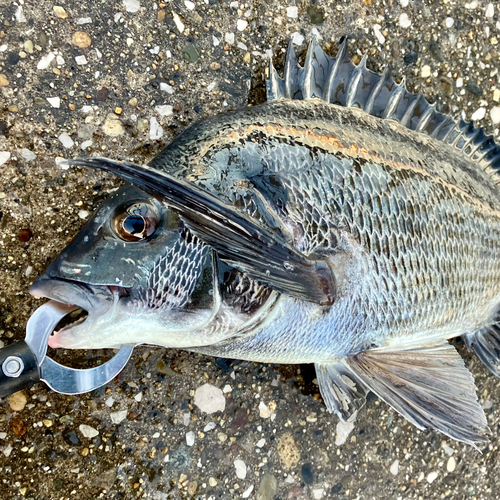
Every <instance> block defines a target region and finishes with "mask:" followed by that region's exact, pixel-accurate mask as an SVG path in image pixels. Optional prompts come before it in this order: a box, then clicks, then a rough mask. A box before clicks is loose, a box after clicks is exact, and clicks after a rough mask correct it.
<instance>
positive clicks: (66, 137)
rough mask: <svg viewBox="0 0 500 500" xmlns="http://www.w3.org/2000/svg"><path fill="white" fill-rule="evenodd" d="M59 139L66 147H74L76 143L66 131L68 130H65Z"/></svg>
mask: <svg viewBox="0 0 500 500" xmlns="http://www.w3.org/2000/svg"><path fill="white" fill-rule="evenodd" d="M58 139H59V140H60V141H61V144H62V145H63V146H64V147H65V148H66V149H69V148H72V147H73V146H74V145H75V143H74V141H73V139H72V138H71V137H70V136H69V135H68V134H67V133H66V132H63V133H62V134H61V135H60V136H59V137H58Z"/></svg>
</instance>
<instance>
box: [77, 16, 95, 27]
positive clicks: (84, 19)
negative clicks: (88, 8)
mask: <svg viewBox="0 0 500 500" xmlns="http://www.w3.org/2000/svg"><path fill="white" fill-rule="evenodd" d="M76 24H79V25H82V24H92V18H91V17H79V18H78V19H77V20H76Z"/></svg>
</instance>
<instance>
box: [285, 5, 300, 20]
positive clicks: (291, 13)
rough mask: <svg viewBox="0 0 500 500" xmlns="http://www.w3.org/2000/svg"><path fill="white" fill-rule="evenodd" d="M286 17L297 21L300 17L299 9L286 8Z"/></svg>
mask: <svg viewBox="0 0 500 500" xmlns="http://www.w3.org/2000/svg"><path fill="white" fill-rule="evenodd" d="M286 17H290V18H292V19H297V18H298V17H299V9H298V7H295V6H292V7H287V8H286Z"/></svg>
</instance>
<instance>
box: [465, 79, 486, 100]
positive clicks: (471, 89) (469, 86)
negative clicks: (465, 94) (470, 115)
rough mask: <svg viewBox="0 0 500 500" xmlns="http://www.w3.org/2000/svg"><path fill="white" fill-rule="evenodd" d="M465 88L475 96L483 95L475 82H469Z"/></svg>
mask: <svg viewBox="0 0 500 500" xmlns="http://www.w3.org/2000/svg"><path fill="white" fill-rule="evenodd" d="M465 88H466V89H467V90H468V91H469V92H471V93H472V94H474V95H475V96H477V97H481V96H482V95H483V89H482V88H481V87H480V86H479V85H478V84H477V83H473V82H469V83H468V84H467V85H466V86H465Z"/></svg>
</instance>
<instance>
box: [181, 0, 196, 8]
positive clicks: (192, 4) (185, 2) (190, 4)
mask: <svg viewBox="0 0 500 500" xmlns="http://www.w3.org/2000/svg"><path fill="white" fill-rule="evenodd" d="M184 5H185V6H186V8H187V9H189V10H193V9H194V7H195V5H194V3H193V2H191V1H190V0H184Z"/></svg>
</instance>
